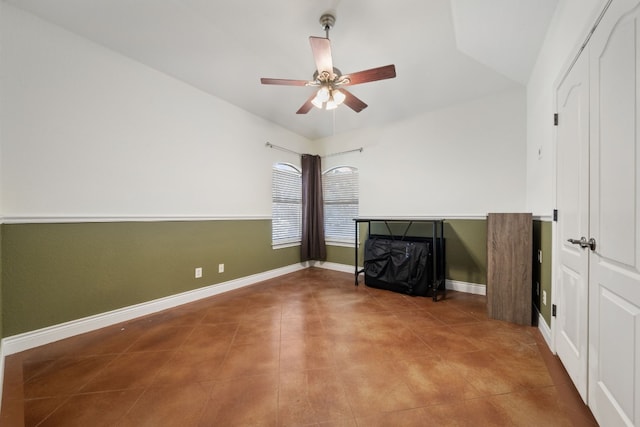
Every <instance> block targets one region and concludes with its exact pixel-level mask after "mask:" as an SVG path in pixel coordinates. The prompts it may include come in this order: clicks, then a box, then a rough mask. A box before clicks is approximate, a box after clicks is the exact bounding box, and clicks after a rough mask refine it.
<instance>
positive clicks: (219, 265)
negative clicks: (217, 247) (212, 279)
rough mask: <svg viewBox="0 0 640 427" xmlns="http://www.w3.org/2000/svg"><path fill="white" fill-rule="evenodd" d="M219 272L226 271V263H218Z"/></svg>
mask: <svg viewBox="0 0 640 427" xmlns="http://www.w3.org/2000/svg"><path fill="white" fill-rule="evenodd" d="M218 273H224V264H218Z"/></svg>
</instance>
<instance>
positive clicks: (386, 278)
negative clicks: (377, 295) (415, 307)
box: [364, 236, 444, 296]
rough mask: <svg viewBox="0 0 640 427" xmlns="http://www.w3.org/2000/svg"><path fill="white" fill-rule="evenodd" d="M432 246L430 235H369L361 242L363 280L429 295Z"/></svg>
mask: <svg viewBox="0 0 640 427" xmlns="http://www.w3.org/2000/svg"><path fill="white" fill-rule="evenodd" d="M438 240H440V239H438ZM432 247H433V239H431V238H428V239H419V240H393V239H389V238H384V237H373V236H372V237H371V238H369V239H367V240H366V241H365V245H364V273H365V276H364V278H365V282H364V283H365V284H366V285H367V286H370V287H374V288H380V289H388V290H391V291H394V292H401V293H405V294H408V295H420V296H430V295H432V289H431V287H432V284H433V255H432V253H431V248H432ZM438 255H440V254H439V253H438ZM438 273H440V268H438ZM442 285H444V284H442Z"/></svg>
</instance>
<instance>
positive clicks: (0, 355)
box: [0, 341, 5, 406]
mask: <svg viewBox="0 0 640 427" xmlns="http://www.w3.org/2000/svg"><path fill="white" fill-rule="evenodd" d="M4 357H5V354H4V346H3V345H2V342H1V341H0V406H2V391H3V390H4Z"/></svg>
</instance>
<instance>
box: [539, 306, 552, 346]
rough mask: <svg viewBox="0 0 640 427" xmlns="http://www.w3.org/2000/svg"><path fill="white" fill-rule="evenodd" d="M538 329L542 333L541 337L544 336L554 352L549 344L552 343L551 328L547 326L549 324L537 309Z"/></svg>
mask: <svg viewBox="0 0 640 427" xmlns="http://www.w3.org/2000/svg"><path fill="white" fill-rule="evenodd" d="M538 329H539V330H540V333H541V334H542V338H544V340H545V342H546V343H547V346H548V347H549V349H550V350H551V352H552V353H554V354H555V351H554V348H553V346H552V345H551V343H552V339H551V328H550V327H549V325H547V321H546V320H544V317H542V314H541V313H540V312H539V311H538Z"/></svg>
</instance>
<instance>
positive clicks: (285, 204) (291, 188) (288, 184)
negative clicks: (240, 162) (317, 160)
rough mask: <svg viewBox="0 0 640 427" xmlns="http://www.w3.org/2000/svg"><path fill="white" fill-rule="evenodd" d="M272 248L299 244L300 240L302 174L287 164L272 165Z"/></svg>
mask: <svg viewBox="0 0 640 427" xmlns="http://www.w3.org/2000/svg"><path fill="white" fill-rule="evenodd" d="M271 195H272V205H271V240H272V244H273V246H288V245H295V244H300V240H301V238H302V234H301V227H302V172H301V171H300V169H299V168H297V167H296V166H294V165H292V164H289V163H275V164H274V165H273V173H272V181H271Z"/></svg>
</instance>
